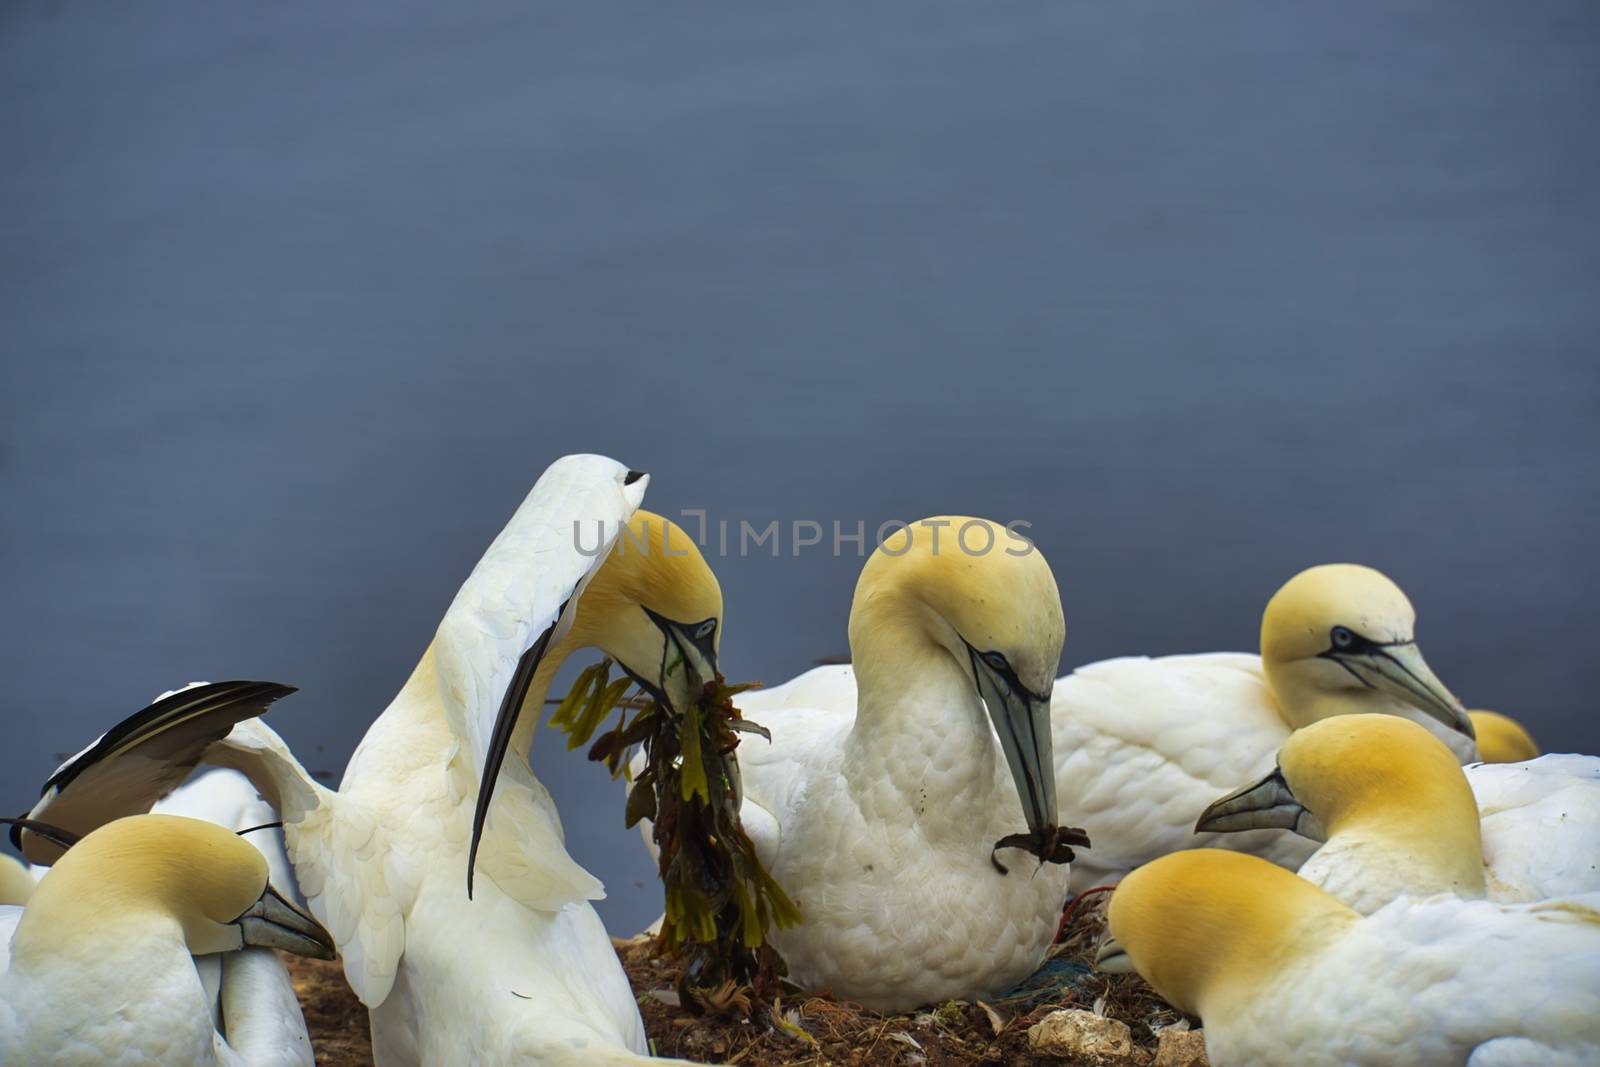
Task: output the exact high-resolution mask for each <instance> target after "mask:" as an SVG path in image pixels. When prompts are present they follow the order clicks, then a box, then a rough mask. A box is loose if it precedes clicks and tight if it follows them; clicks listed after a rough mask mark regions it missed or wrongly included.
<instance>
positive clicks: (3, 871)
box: [0, 854, 33, 904]
mask: <svg viewBox="0 0 1600 1067" xmlns="http://www.w3.org/2000/svg"><path fill="white" fill-rule="evenodd" d="M32 895H33V875H32V874H30V873H29V872H28V868H27V867H26V866H24V865H23V864H22V863H19V862H18V861H17V860H15V859H13V858H12V857H11V856H7V855H4V854H0V904H26V903H27V902H28V898H29V897H30V896H32Z"/></svg>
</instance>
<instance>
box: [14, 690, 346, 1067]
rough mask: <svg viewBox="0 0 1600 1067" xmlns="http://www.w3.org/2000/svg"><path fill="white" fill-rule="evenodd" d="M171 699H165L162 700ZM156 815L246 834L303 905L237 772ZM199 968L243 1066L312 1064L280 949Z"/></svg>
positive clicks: (222, 957) (203, 960) (283, 889)
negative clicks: (244, 1064) (191, 820)
mask: <svg viewBox="0 0 1600 1067" xmlns="http://www.w3.org/2000/svg"><path fill="white" fill-rule="evenodd" d="M261 684H262V683H223V685H222V686H221V687H220V689H221V690H222V691H225V692H232V693H234V694H235V695H237V694H238V693H239V692H248V691H251V690H254V689H255V688H256V687H259V686H260V685H261ZM197 688H200V689H206V690H208V691H217V690H218V688H219V687H212V686H208V684H207V683H195V684H193V685H191V686H189V687H188V689H191V690H192V689H197ZM282 688H284V689H287V688H288V687H282ZM174 695H176V694H174V693H166V694H163V695H162V696H161V697H158V698H157V703H159V702H161V701H162V700H165V699H166V698H167V697H171V696H174ZM248 705H249V707H251V708H253V709H259V708H260V707H261V706H262V704H261V703H260V702H259V701H248ZM152 810H153V811H154V812H155V813H158V814H165V815H181V816H185V817H187V818H191V819H203V820H205V821H207V822H211V823H215V824H216V825H218V826H221V827H223V828H224V829H229V830H233V831H235V832H236V833H239V834H241V835H243V836H245V838H246V840H248V841H249V842H250V844H251V845H253V846H254V847H255V849H256V851H257V852H259V853H261V856H262V858H263V859H264V860H266V863H267V870H268V881H269V884H270V885H271V886H272V888H273V889H274V891H276V892H278V893H279V894H280V895H282V896H284V897H285V898H286V899H287V900H288V901H289V903H290V904H292V905H295V906H297V907H303V901H302V900H301V899H300V896H299V892H298V890H297V889H296V887H295V883H294V876H293V874H292V873H291V872H290V868H289V859H288V856H287V855H285V853H284V848H283V834H282V831H281V830H279V829H277V828H276V826H275V823H276V820H277V817H278V816H277V813H276V812H274V811H273V810H272V808H271V807H270V806H269V805H268V804H267V803H266V802H265V801H263V800H262V799H261V798H260V796H259V795H258V794H257V793H256V790H255V787H254V786H252V785H251V784H250V782H249V781H248V780H247V779H246V778H245V777H244V775H242V774H240V773H238V772H237V771H227V770H213V771H208V772H207V773H205V774H202V775H200V776H198V777H197V778H195V779H194V780H193V781H190V782H188V783H186V784H185V785H183V786H180V787H179V788H178V789H177V790H176V791H174V792H173V793H172V794H171V795H170V796H168V797H166V798H165V799H164V800H162V801H161V802H160V803H159V804H157V805H155V807H154V808H153V809H152ZM71 836H72V835H71V834H70V832H69V833H68V835H66V837H65V838H63V840H64V841H65V840H70V837H71ZM47 870H48V868H44V867H35V868H32V869H31V870H28V871H27V872H26V873H27V874H28V875H29V886H30V887H31V885H32V878H33V877H34V876H37V875H42V874H44V873H46V872H47ZM16 918H20V909H19V910H18V913H17V915H16V916H15V917H14V918H13V919H12V922H13V923H14V921H15V919H16ZM5 922H6V918H5V917H3V916H0V941H4V940H7V939H9V937H10V933H9V928H5V927H4V923H5ZM194 965H195V969H196V971H198V972H199V975H200V983H201V985H202V987H203V988H204V989H205V993H206V998H207V1002H208V1003H209V1004H210V1006H211V1016H212V1020H213V1022H214V1023H215V1024H216V1025H217V1027H218V1028H219V1029H220V1030H222V1031H223V1032H224V1036H225V1038H226V1040H227V1042H228V1045H229V1047H230V1048H232V1049H233V1050H234V1052H235V1053H236V1054H237V1055H238V1057H239V1059H240V1061H241V1062H242V1063H246V1064H249V1065H250V1067H312V1064H313V1062H314V1060H313V1059H312V1054H311V1038H310V1035H308V1034H307V1032H306V1026H305V1019H304V1017H303V1016H302V1015H301V1013H300V1001H299V999H298V998H297V997H296V995H295V992H294V984H293V982H292V981H291V980H290V978H289V973H288V970H287V969H286V968H285V967H284V964H283V960H282V959H280V958H279V956H278V954H277V953H276V952H274V951H273V950H271V949H268V948H256V947H252V946H248V945H247V946H245V947H243V948H240V949H237V950H235V951H232V952H219V953H211V954H207V955H203V956H196V957H195V958H194Z"/></svg>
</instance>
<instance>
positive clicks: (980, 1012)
mask: <svg viewBox="0 0 1600 1067" xmlns="http://www.w3.org/2000/svg"><path fill="white" fill-rule="evenodd" d="M1103 906H1104V897H1098V898H1095V897H1090V898H1087V899H1084V900H1083V902H1082V905H1081V906H1079V907H1075V908H1074V909H1072V910H1071V912H1070V913H1069V914H1068V916H1067V921H1066V924H1065V926H1064V927H1063V929H1062V933H1061V939H1060V940H1059V941H1058V942H1057V944H1056V946H1055V947H1054V948H1053V949H1052V950H1051V953H1050V959H1049V960H1048V961H1046V964H1045V966H1044V967H1043V968H1041V969H1040V972H1039V974H1037V975H1035V976H1034V978H1033V979H1030V980H1029V981H1028V982H1026V983H1024V984H1023V986H1022V987H1020V988H1019V989H1017V990H1014V991H1013V992H1012V993H1009V994H1007V995H1006V996H1004V997H996V998H995V999H994V1000H993V1001H990V1002H988V1003H981V1004H980V1003H964V1002H960V1001H952V1002H950V1003H948V1004H943V1005H939V1006H936V1007H930V1008H926V1009H924V1010H922V1011H920V1012H912V1013H909V1014H906V1015H879V1014H877V1013H876V1012H870V1011H867V1010H866V1009H864V1008H861V1007H858V1006H856V1005H854V1004H848V1003H844V1002H841V1001H836V1000H833V999H831V998H829V997H826V996H810V995H807V994H802V993H795V992H793V991H790V992H778V993H775V994H773V995H771V996H768V997H766V998H757V997H755V996H754V991H753V990H752V989H751V987H749V986H740V985H737V984H733V985H732V986H731V987H725V988H722V989H713V990H711V991H709V992H708V993H707V994H706V997H705V999H704V1000H703V1001H702V1002H701V1003H700V1004H699V1005H698V1009H699V1010H698V1014H697V1013H696V1011H695V1010H691V1008H689V1007H686V1006H685V1005H684V1004H683V1003H682V999H681V995H680V994H679V993H678V992H677V988H676V987H677V985H678V974H679V965H678V963H677V961H676V959H675V958H674V957H672V956H666V955H662V954H661V953H660V952H659V950H658V946H657V944H656V943H655V941H654V939H653V938H650V937H644V936H641V937H637V938H633V939H632V940H628V941H620V940H619V941H616V942H614V943H615V944H616V946H617V951H618V954H619V955H620V956H621V957H622V964H623V967H624V969H625V970H626V971H627V973H628V979H629V981H630V982H632V983H633V991H634V995H635V996H636V997H637V999H638V1002H639V1010H640V1012H641V1013H642V1014H643V1015H644V1020H645V1029H646V1031H647V1032H648V1034H649V1035H650V1040H651V1043H652V1046H653V1048H654V1049H655V1051H656V1052H657V1053H659V1054H661V1055H665V1056H679V1057H683V1058H685V1059H691V1060H701V1061H704V1062H712V1063H738V1064H744V1065H748V1067H799V1065H801V1064H812V1065H820V1064H840V1065H857V1064H862V1065H865V1064H873V1065H876V1064H890V1065H895V1064H898V1065H905V1067H910V1065H913V1064H925V1065H928V1067H958V1065H960V1067H965V1065H969V1064H995V1065H998V1064H1005V1065H1011V1064H1031V1063H1035V1062H1037V1060H1036V1059H1035V1058H1034V1057H1032V1056H1031V1055H1030V1054H1029V1052H1028V1027H1030V1026H1032V1025H1033V1024H1034V1023H1036V1022H1038V1021H1039V1020H1040V1019H1042V1018H1044V1017H1045V1016H1046V1015H1048V1014H1049V1013H1050V1012H1052V1011H1054V1010H1056V1009H1057V1008H1082V1009H1085V1010H1089V1011H1096V1010H1098V1011H1099V1012H1100V1013H1101V1014H1104V1015H1106V1016H1107V1017H1109V1018H1112V1019H1118V1020H1120V1021H1122V1022H1124V1023H1126V1024H1128V1027H1129V1028H1130V1029H1131V1030H1132V1032H1133V1041H1134V1044H1135V1045H1136V1046H1137V1047H1138V1048H1140V1049H1142V1050H1144V1052H1145V1053H1147V1054H1151V1055H1153V1053H1154V1050H1155V1047H1156V1043H1157V1033H1158V1032H1159V1031H1160V1030H1161V1029H1163V1028H1165V1027H1168V1026H1176V1025H1182V1024H1183V1023H1184V1022H1186V1021H1188V1022H1192V1023H1193V1025H1196V1026H1198V1025H1199V1024H1198V1022H1197V1021H1193V1020H1186V1019H1185V1017H1184V1016H1183V1015H1182V1014H1180V1013H1179V1012H1178V1011H1176V1010H1175V1009H1173V1008H1172V1007H1171V1006H1170V1005H1168V1004H1167V1003H1166V1002H1165V1001H1163V1000H1162V999H1161V998H1160V997H1158V996H1156V994H1155V992H1154V991H1152V990H1151V989H1150V987H1149V986H1148V985H1146V984H1145V983H1144V981H1143V980H1142V979H1140V978H1139V976H1138V975H1131V974H1117V975H1106V974H1100V973H1098V972H1095V971H1093V970H1092V961H1093V959H1094V952H1095V947H1096V946H1097V945H1098V944H1099V941H1100V935H1101V933H1102V931H1103V930H1104V928H1105V918H1104V912H1103ZM285 960H286V962H287V963H288V965H289V970H290V973H291V974H292V975H293V977H294V986H295V992H296V993H298V994H299V995H300V1003H301V1005H302V1006H303V1007H304V1008H305V1013H306V1024H307V1026H308V1028H309V1029H310V1031H311V1041H312V1045H313V1046H314V1047H315V1049H316V1055H317V1063H318V1065H319V1067H370V1064H371V1063H372V1053H371V1045H370V1043H369V1040H368V1032H367V1013H366V1011H364V1010H363V1009H362V1007H361V1004H360V1002H359V1001H357V1000H356V998H355V995H354V994H353V993H351V992H350V987H349V986H348V985H347V984H345V980H344V974H343V972H342V971H341V970H340V967H339V964H338V963H337V962H329V961H322V960H308V959H304V958H302V957H299V956H286V957H285ZM1051 1062H1054V1063H1062V1062H1064V1061H1060V1060H1054V1061H1051Z"/></svg>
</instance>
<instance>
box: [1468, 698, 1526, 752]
mask: <svg viewBox="0 0 1600 1067" xmlns="http://www.w3.org/2000/svg"><path fill="white" fill-rule="evenodd" d="M1467 717H1468V718H1470V719H1471V720H1472V729H1473V731H1474V732H1475V733H1476V734H1477V735H1478V758H1480V759H1481V760H1483V762H1485V763H1521V762H1522V761H1523V760H1530V759H1534V758H1536V757H1537V756H1538V755H1539V746H1538V744H1537V743H1536V742H1535V741H1534V739H1533V735H1532V734H1530V733H1528V731H1527V729H1526V728H1525V727H1524V726H1523V725H1522V724H1521V723H1520V722H1518V721H1517V720H1516V719H1513V718H1512V717H1511V716H1509V715H1502V714H1500V713H1499V712H1498V711H1469V712H1467Z"/></svg>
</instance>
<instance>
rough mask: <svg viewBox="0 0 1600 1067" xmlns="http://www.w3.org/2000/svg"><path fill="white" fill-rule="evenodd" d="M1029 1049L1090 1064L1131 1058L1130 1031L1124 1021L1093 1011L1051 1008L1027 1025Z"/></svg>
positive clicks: (1131, 1043)
mask: <svg viewBox="0 0 1600 1067" xmlns="http://www.w3.org/2000/svg"><path fill="white" fill-rule="evenodd" d="M1028 1050H1029V1051H1030V1052H1036V1053H1038V1054H1039V1055H1042V1056H1060V1057H1062V1058H1064V1059H1076V1060H1079V1061H1081V1062H1084V1063H1092V1064H1107V1065H1110V1064H1123V1063H1128V1062H1130V1061H1132V1060H1133V1059H1134V1050H1133V1034H1132V1033H1131V1032H1130V1031H1129V1030H1128V1027H1127V1026H1126V1025H1125V1024H1124V1023H1119V1022H1117V1021H1116V1020H1115V1019H1107V1018H1104V1017H1102V1016H1099V1015H1096V1014H1095V1013H1094V1012H1092V1011H1078V1010H1076V1009H1068V1010H1064V1011H1053V1012H1051V1013H1050V1014H1049V1015H1046V1016H1045V1017H1044V1018H1043V1019H1040V1020H1039V1021H1038V1022H1037V1023H1034V1024H1033V1025H1032V1026H1030V1027H1029V1028H1028Z"/></svg>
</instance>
